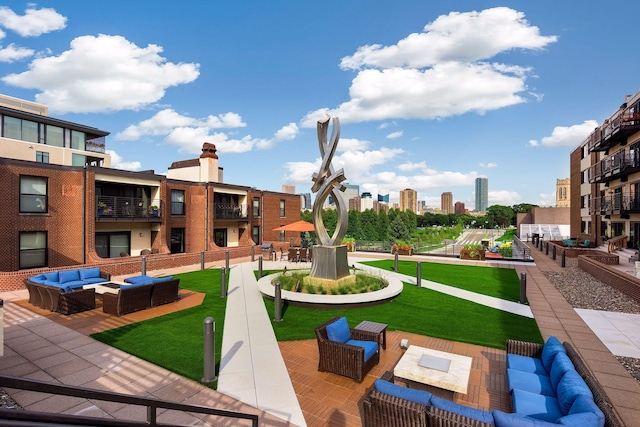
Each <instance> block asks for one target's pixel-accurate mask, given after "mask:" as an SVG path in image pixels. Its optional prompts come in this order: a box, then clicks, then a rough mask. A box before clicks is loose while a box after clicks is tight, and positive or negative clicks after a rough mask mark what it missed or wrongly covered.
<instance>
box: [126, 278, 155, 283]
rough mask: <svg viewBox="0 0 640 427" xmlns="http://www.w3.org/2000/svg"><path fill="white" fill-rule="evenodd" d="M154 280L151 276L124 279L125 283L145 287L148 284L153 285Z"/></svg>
mask: <svg viewBox="0 0 640 427" xmlns="http://www.w3.org/2000/svg"><path fill="white" fill-rule="evenodd" d="M154 280H155V279H154V278H153V277H151V276H133V277H127V278H126V279H124V281H125V282H126V283H131V284H135V285H146V284H148V283H153V281H154Z"/></svg>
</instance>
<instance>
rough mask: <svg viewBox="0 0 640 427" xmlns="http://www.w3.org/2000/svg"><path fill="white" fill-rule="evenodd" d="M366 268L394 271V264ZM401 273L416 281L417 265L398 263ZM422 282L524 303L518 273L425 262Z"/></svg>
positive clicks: (369, 262) (387, 262)
mask: <svg viewBox="0 0 640 427" xmlns="http://www.w3.org/2000/svg"><path fill="white" fill-rule="evenodd" d="M362 264H367V265H370V266H372V267H377V268H380V269H383V270H387V271H393V264H394V261H393V260H380V261H368V262H363V263H362ZM398 272H399V273H401V274H406V275H407V276H412V277H416V263H415V262H414V261H398ZM422 278H423V279H426V280H431V281H433V282H436V283H442V284H443V285H449V286H453V287H456V288H460V289H464V290H467V291H471V292H477V293H479V294H483V295H487V296H491V297H496V298H501V299H504V300H507V301H516V302H517V301H519V300H520V279H519V278H518V273H517V272H516V271H515V270H514V269H512V268H493V267H475V266H471V265H460V264H439V263H432V262H423V263H422Z"/></svg>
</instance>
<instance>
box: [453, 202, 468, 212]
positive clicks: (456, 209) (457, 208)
mask: <svg viewBox="0 0 640 427" xmlns="http://www.w3.org/2000/svg"><path fill="white" fill-rule="evenodd" d="M453 213H455V214H456V215H464V213H465V211H464V202H456V205H455V207H454V208H453Z"/></svg>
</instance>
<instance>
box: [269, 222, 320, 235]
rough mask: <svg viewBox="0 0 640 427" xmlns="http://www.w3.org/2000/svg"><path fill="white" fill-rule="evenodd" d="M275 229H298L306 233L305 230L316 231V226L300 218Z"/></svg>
mask: <svg viewBox="0 0 640 427" xmlns="http://www.w3.org/2000/svg"><path fill="white" fill-rule="evenodd" d="M274 231H298V232H300V233H304V232H305V231H315V227H314V225H313V224H312V223H310V222H307V221H303V220H300V221H296V222H292V223H291V224H287V225H283V226H281V227H278V228H274Z"/></svg>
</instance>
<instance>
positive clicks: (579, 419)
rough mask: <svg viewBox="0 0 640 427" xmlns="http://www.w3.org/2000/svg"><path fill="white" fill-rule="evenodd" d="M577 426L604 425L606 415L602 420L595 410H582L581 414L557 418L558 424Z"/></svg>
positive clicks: (593, 426)
mask: <svg viewBox="0 0 640 427" xmlns="http://www.w3.org/2000/svg"><path fill="white" fill-rule="evenodd" d="M558 424H559V425H563V426H576V427H578V426H579V427H604V416H603V417H602V420H601V419H599V418H598V416H597V415H596V414H594V413H593V412H581V413H579V414H573V415H565V416H564V417H560V418H558V419H557V420H556V425H558Z"/></svg>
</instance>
